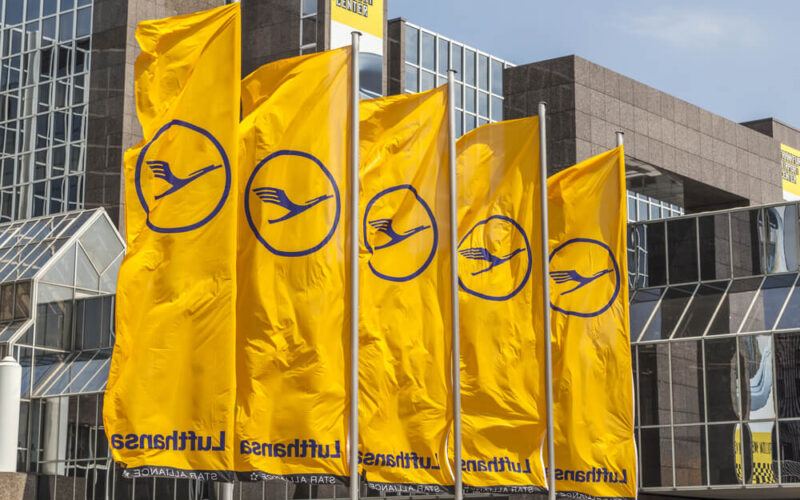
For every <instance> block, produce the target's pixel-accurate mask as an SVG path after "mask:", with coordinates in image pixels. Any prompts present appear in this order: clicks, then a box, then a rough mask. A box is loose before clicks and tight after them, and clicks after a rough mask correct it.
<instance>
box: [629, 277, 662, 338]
mask: <svg viewBox="0 0 800 500" xmlns="http://www.w3.org/2000/svg"><path fill="white" fill-rule="evenodd" d="M663 291H664V289H663V288H655V289H645V290H639V291H637V292H636V295H634V296H633V300H632V301H631V305H630V313H629V315H630V334H631V341H634V342H635V341H636V340H637V339H638V338H639V335H640V334H641V333H642V328H644V325H646V324H647V320H648V319H650V315H651V314H652V313H653V308H655V307H656V304H657V303H658V299H660V298H661V294H662V292H663Z"/></svg>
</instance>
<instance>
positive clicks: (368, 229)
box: [362, 184, 439, 282]
mask: <svg viewBox="0 0 800 500" xmlns="http://www.w3.org/2000/svg"><path fill="white" fill-rule="evenodd" d="M362 232H363V235H364V245H365V246H366V247H367V250H368V251H369V253H370V254H371V255H370V258H369V268H370V269H371V270H372V272H373V273H375V275H376V276H378V277H379V278H382V279H385V280H388V281H398V282H399V281H409V280H411V279H414V278H416V277H417V276H419V275H420V274H421V273H422V272H423V271H424V270H425V268H427V267H428V266H429V265H430V263H431V261H433V256H434V254H435V253H436V248H437V246H438V244H439V229H438V228H437V226H436V219H434V217H433V212H432V211H431V209H430V207H429V206H428V204H427V203H426V202H425V200H423V199H422V197H421V196H420V195H419V194H418V193H417V190H416V189H414V187H413V186H411V185H408V184H401V185H399V186H394V187H390V188H388V189H384V190H383V191H381V192H380V193H378V194H376V195H375V196H374V197H373V198H372V199H371V200H369V203H367V207H366V209H365V211H364V220H363V223H362Z"/></svg>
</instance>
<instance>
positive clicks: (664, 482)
mask: <svg viewBox="0 0 800 500" xmlns="http://www.w3.org/2000/svg"><path fill="white" fill-rule="evenodd" d="M640 435H641V439H640V442H639V444H640V446H641V449H640V450H639V457H640V458H641V460H642V470H641V471H640V474H641V482H642V486H645V487H659V486H672V431H671V429H670V428H669V427H659V428H655V429H654V428H650V429H641V430H640Z"/></svg>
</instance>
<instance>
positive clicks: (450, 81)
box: [447, 69, 464, 500]
mask: <svg viewBox="0 0 800 500" xmlns="http://www.w3.org/2000/svg"><path fill="white" fill-rule="evenodd" d="M455 74H456V72H455V70H453V69H450V70H448V71H447V120H448V122H449V127H448V146H449V155H448V156H449V163H450V168H449V170H450V290H451V291H452V297H451V299H450V300H451V302H452V305H451V307H450V310H451V315H452V316H451V319H450V322H451V324H452V332H453V340H452V350H453V362H452V372H453V373H452V376H453V449H454V453H453V464H454V465H455V468H454V470H453V476H454V480H455V484H454V488H455V500H462V499H463V498H464V488H463V483H462V475H461V339H460V338H459V335H460V328H459V317H458V207H457V206H456V203H457V200H458V199H457V194H458V193H457V189H456V101H455V88H456V85H455Z"/></svg>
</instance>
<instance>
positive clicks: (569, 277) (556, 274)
mask: <svg viewBox="0 0 800 500" xmlns="http://www.w3.org/2000/svg"><path fill="white" fill-rule="evenodd" d="M612 271H613V269H604V270H602V271H597V272H596V273H594V274H593V275H591V276H582V275H581V274H580V273H579V272H578V271H575V270H574V269H570V270H569V271H551V272H550V277H551V278H553V281H555V282H556V283H558V284H559V285H560V284H563V283H569V282H571V281H574V282H575V283H577V284H578V285H577V286H575V287H573V288H570V289H569V290H567V291H565V292H561V295H566V294H568V293H572V292H574V291H575V290H578V289H579V288H583V287H585V286H586V285H588V284H589V283H591V282H593V281H594V280H596V279H597V278H599V277H601V276H605V275H606V274H608V273H610V272H612Z"/></svg>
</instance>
